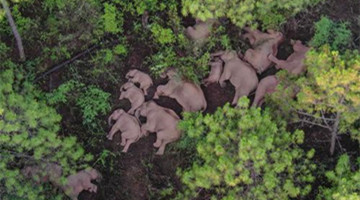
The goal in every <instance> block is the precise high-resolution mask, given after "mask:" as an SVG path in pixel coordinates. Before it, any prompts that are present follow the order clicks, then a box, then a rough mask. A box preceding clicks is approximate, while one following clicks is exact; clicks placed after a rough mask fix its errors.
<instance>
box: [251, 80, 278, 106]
mask: <svg viewBox="0 0 360 200" xmlns="http://www.w3.org/2000/svg"><path fill="white" fill-rule="evenodd" d="M278 84H279V81H278V80H277V78H276V76H275V75H272V76H267V77H265V78H263V79H261V80H260V83H259V86H258V87H257V89H256V92H255V99H254V102H253V104H252V106H255V107H256V106H261V105H262V104H263V103H264V97H265V95H266V94H271V93H273V92H275V89H276V86H277V85H278Z"/></svg>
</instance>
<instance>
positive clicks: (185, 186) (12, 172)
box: [0, 0, 360, 200]
mask: <svg viewBox="0 0 360 200" xmlns="http://www.w3.org/2000/svg"><path fill="white" fill-rule="evenodd" d="M1 3H2V4H1V5H2V6H1V7H0V199H4V200H5V199H9V200H15V199H24V200H25V199H34V200H35V199H36V200H37V199H66V198H67V197H66V196H65V195H63V193H62V191H61V190H59V189H58V188H56V187H54V186H53V185H52V184H50V183H38V182H36V181H35V180H32V179H28V178H26V177H24V175H23V174H22V173H21V169H23V168H24V166H27V165H46V164H47V163H57V164H59V165H61V167H62V169H63V177H66V176H67V175H69V174H72V173H74V172H75V171H78V170H80V169H84V168H85V167H88V166H92V167H93V168H96V169H98V170H99V171H100V172H101V173H102V174H103V175H104V180H102V182H101V183H100V184H99V185H101V186H100V187H99V189H98V195H97V196H96V197H94V196H92V197H91V198H90V197H88V199H111V200H112V199H228V200H230V199H259V200H262V199H264V200H265V199H319V200H320V199H326V200H345V199H351V200H353V199H354V200H357V199H360V195H359V193H360V185H359V184H360V171H359V170H360V146H359V141H360V132H359V131H360V53H359V51H360V39H359V37H360V13H359V11H357V10H356V9H354V10H353V9H350V8H348V7H353V8H355V7H357V6H358V7H360V5H359V4H360V3H359V2H358V1H356V0H349V1H348V2H347V3H346V4H345V3H344V5H340V4H341V2H338V1H335V0H299V1H294V0H269V1H255V0H229V1H222V0H220V1H219V0H201V1H194V0H181V1H177V0H166V1H160V0H114V1H106V0H105V1H98V0H78V1H74V0H56V1H54V0H16V1H15V0H1ZM341 6H343V7H345V8H346V9H345V10H347V13H344V12H343V11H342V10H341V9H340V8H342V7H341ZM338 8H339V10H340V11H339V10H338ZM336 16H338V17H336ZM11 18H12V19H13V22H14V23H12V22H11V20H10V19H11ZM195 19H201V20H203V21H205V20H208V19H217V21H216V23H214V24H213V26H212V28H211V34H210V37H209V38H208V39H207V40H206V41H201V42H193V41H191V40H189V39H188V37H187V36H186V34H185V30H186V27H188V26H193V25H194V24H195ZM310 19H311V20H310ZM312 20H315V21H312ZM294 22H296V26H295V25H294V24H293V23H294ZM245 26H252V27H258V28H259V29H260V30H266V29H268V28H270V29H276V30H279V31H281V32H282V33H283V34H284V35H285V36H286V37H291V38H287V39H288V40H289V39H298V38H301V39H304V41H303V42H304V43H306V44H307V46H310V47H311V50H310V51H309V52H308V53H307V55H306V60H305V64H306V66H307V71H306V73H302V74H300V75H297V76H295V75H290V74H289V73H288V72H286V71H285V70H284V71H279V72H277V73H276V75H277V77H278V79H279V80H280V84H279V85H278V87H277V89H276V92H275V93H273V94H272V95H269V96H267V98H266V101H265V102H266V104H265V105H264V106H263V107H262V108H252V107H251V108H249V103H250V99H252V95H250V97H249V98H242V99H240V101H239V105H238V106H237V107H236V108H233V107H231V106H230V105H229V104H225V102H224V101H221V100H222V99H224V98H223V96H226V95H227V96H231V95H232V94H231V95H228V94H229V93H231V92H228V93H221V92H219V91H218V90H219V89H218V88H219V87H218V88H217V89H216V87H215V86H212V87H210V89H209V88H207V89H206V95H209V96H211V98H213V99H214V100H212V101H211V103H208V107H211V109H213V110H216V111H215V112H214V113H212V112H209V111H206V112H205V113H200V112H196V113H186V112H185V113H182V120H181V122H180V123H179V128H180V129H182V138H181V139H180V140H179V141H177V142H176V143H175V144H174V145H170V148H169V149H168V150H167V151H169V152H166V153H165V155H164V156H163V157H162V158H159V157H158V156H157V157H156V156H155V155H154V153H153V152H152V150H151V149H150V148H148V149H145V148H147V147H149V146H152V142H153V141H151V140H152V138H151V136H150V137H146V138H142V139H140V141H139V143H140V145H138V146H137V145H136V144H133V146H132V148H133V150H132V149H130V152H129V153H127V154H121V153H120V151H119V149H118V147H117V145H116V143H117V142H116V141H113V142H110V141H107V140H106V138H105V135H106V132H107V131H108V130H109V129H108V127H107V125H106V119H107V116H108V115H109V114H110V111H111V110H114V109H117V108H119V107H124V106H125V107H126V106H127V105H128V103H127V102H124V101H118V97H119V88H120V85H121V84H122V83H124V82H125V79H124V76H125V73H126V72H127V71H128V69H130V68H137V69H141V70H142V71H145V72H148V73H149V74H150V75H151V76H152V78H153V80H156V81H154V82H156V83H157V82H158V81H157V80H159V75H161V74H162V73H163V72H164V71H166V69H168V68H170V67H175V68H176V69H177V70H178V72H179V74H180V76H182V77H183V78H184V79H186V80H189V81H193V82H195V83H197V84H200V83H201V80H202V79H203V78H204V77H206V76H207V75H208V73H209V65H208V63H209V61H210V59H211V53H214V52H216V51H219V50H236V51H237V52H239V53H240V52H242V53H244V52H245V50H246V49H247V48H249V46H250V45H249V44H248V43H247V42H246V41H245V40H244V39H243V38H242V37H241V34H242V30H243V28H244V27H245ZM308 27H310V28H309V29H308ZM20 40H21V42H20ZM288 40H287V41H286V42H285V43H284V45H282V46H281V48H279V54H281V55H280V56H282V57H284V55H289V54H291V51H289V49H290V48H289V45H288ZM21 46H22V47H21ZM22 49H23V50H24V54H22ZM51 69H56V70H53V71H49V70H51ZM275 71H276V70H275V68H274V67H273V68H271V69H270V70H268V72H266V73H267V74H275ZM203 89H204V87H203ZM226 89H227V90H231V89H229V88H228V87H227V88H226ZM222 90H225V89H222ZM227 96H226V97H227ZM231 98H232V97H230V98H229V99H231ZM209 102H210V101H209ZM164 105H165V106H166V105H170V106H169V107H171V108H174V107H178V105H174V104H172V103H171V102H170V103H167V104H166V103H164ZM217 105H220V106H218V108H216V109H214V108H213V107H214V106H217ZM209 110H210V109H209ZM129 176H134V177H130V178H129ZM142 185H144V186H142ZM140 194H145V196H137V195H140ZM79 199H84V198H82V197H80V198H79Z"/></svg>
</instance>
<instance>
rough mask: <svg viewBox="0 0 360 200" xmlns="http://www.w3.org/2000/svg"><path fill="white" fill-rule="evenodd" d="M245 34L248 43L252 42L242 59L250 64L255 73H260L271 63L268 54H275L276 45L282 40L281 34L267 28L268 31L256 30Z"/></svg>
mask: <svg viewBox="0 0 360 200" xmlns="http://www.w3.org/2000/svg"><path fill="white" fill-rule="evenodd" d="M249 31H250V32H249V33H248V35H247V34H245V37H247V38H249V40H250V44H253V49H248V50H247V51H246V52H245V55H244V60H245V61H246V62H248V63H250V64H251V65H252V67H253V68H254V69H255V70H256V72H257V73H259V74H261V73H262V72H264V71H265V70H266V69H268V68H269V67H270V65H271V60H269V58H268V56H269V55H273V56H276V55H277V51H278V46H279V44H280V43H281V42H282V41H283V40H284V37H283V34H282V33H280V32H275V31H272V30H269V31H268V33H261V32H260V31H258V30H254V31H251V30H249Z"/></svg>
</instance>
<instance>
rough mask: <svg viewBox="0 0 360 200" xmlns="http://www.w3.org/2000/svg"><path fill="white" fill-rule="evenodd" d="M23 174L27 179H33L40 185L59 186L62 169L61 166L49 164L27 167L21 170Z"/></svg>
mask: <svg viewBox="0 0 360 200" xmlns="http://www.w3.org/2000/svg"><path fill="white" fill-rule="evenodd" d="M21 173H22V174H23V175H24V176H25V177H26V178H32V179H33V180H35V182H36V183H38V184H39V183H47V182H51V183H53V184H54V185H58V184H59V180H60V178H61V175H62V168H61V166H60V165H57V164H54V163H47V164H44V165H34V166H26V167H24V168H23V169H22V170H21Z"/></svg>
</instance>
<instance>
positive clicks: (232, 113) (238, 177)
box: [177, 98, 316, 200]
mask: <svg viewBox="0 0 360 200" xmlns="http://www.w3.org/2000/svg"><path fill="white" fill-rule="evenodd" d="M238 106H239V108H232V107H230V106H229V104H226V105H225V106H224V107H223V108H219V109H218V110H217V111H216V112H215V113H214V114H212V115H210V114H206V115H202V114H201V113H184V119H183V120H182V121H181V122H180V123H179V127H180V128H181V129H182V130H183V135H185V137H190V138H192V139H193V140H195V141H196V147H195V148H194V149H196V152H195V154H196V157H197V159H195V162H194V163H193V164H192V166H191V167H190V168H188V169H182V170H178V175H179V176H180V178H181V181H182V182H183V183H184V185H185V189H184V191H183V192H181V193H179V194H178V195H177V199H194V198H196V197H197V196H199V195H204V194H206V195H208V196H211V198H210V197H209V198H208V199H228V200H230V199H239V200H241V199H260V200H269V199H289V198H295V197H300V196H303V195H306V194H307V193H308V192H309V191H310V190H311V185H310V184H309V183H311V182H312V181H313V180H314V177H313V176H312V170H314V169H315V168H316V167H315V165H314V164H313V163H312V162H311V160H310V158H312V156H313V155H314V150H310V151H309V152H307V153H306V152H304V150H302V149H301V148H299V146H298V145H299V144H301V143H302V142H303V139H304V133H303V132H302V131H299V130H296V131H295V132H293V133H290V132H288V131H286V130H285V123H284V121H283V122H281V123H279V124H276V123H274V122H273V121H272V119H271V117H270V112H269V110H265V111H264V112H262V111H261V110H260V109H259V108H250V109H249V108H248V106H249V100H248V99H247V98H241V99H240V101H239V104H238Z"/></svg>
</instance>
